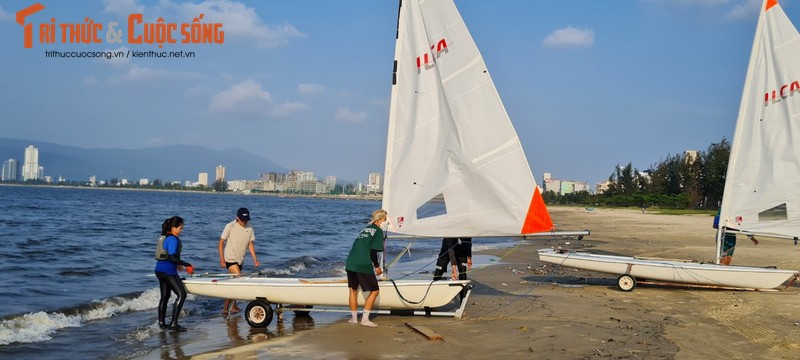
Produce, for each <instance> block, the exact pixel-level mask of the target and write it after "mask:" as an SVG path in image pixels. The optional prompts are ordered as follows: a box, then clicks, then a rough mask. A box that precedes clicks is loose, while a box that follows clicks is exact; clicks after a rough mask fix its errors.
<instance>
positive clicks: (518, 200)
mask: <svg viewBox="0 0 800 360" xmlns="http://www.w3.org/2000/svg"><path fill="white" fill-rule="evenodd" d="M400 3H401V4H400V11H399V17H398V25H397V27H398V31H397V42H396V47H395V68H394V79H393V85H392V95H391V109H390V114H389V134H388V141H387V148H386V168H385V172H384V174H385V175H384V176H385V178H384V192H383V208H384V209H385V210H387V212H388V213H389V219H390V225H389V230H390V231H391V232H395V233H400V234H404V235H412V236H434V237H450V236H453V237H455V236H475V237H477V236H514V235H521V234H529V233H537V232H544V231H550V230H552V228H553V224H552V221H551V219H550V216H549V214H548V213H547V209H546V208H545V206H544V202H543V201H542V197H541V195H540V194H539V191H538V189H537V187H536V182H535V180H534V178H533V175H532V173H531V170H530V167H529V165H528V161H527V159H526V157H525V153H524V151H523V149H522V145H521V144H520V141H519V138H518V137H517V134H516V132H515V131H514V127H513V126H512V125H511V121H510V119H509V118H508V114H507V113H506V111H505V108H504V107H503V103H502V102H501V100H500V97H499V95H498V94H497V90H496V89H495V87H494V83H493V82H492V79H491V77H490V76H489V73H488V71H487V69H486V64H485V63H484V61H483V58H482V57H481V54H480V52H479V51H478V48H477V47H476V46H475V43H474V42H473V40H472V37H471V36H470V33H469V31H468V30H467V28H466V26H465V25H464V22H463V21H462V19H461V15H460V14H459V13H458V10H457V9H456V7H455V5H454V4H453V2H452V1H451V0H428V1H425V0H402V1H401V2H400Z"/></svg>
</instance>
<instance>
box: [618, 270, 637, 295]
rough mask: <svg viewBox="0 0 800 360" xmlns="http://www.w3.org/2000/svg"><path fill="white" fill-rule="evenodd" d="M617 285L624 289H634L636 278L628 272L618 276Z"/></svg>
mask: <svg viewBox="0 0 800 360" xmlns="http://www.w3.org/2000/svg"><path fill="white" fill-rule="evenodd" d="M617 286H619V289H620V290H622V291H633V289H634V288H636V279H634V277H633V276H630V275H627V274H625V275H620V276H619V278H617Z"/></svg>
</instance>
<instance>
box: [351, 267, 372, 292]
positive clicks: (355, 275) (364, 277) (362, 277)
mask: <svg viewBox="0 0 800 360" xmlns="http://www.w3.org/2000/svg"><path fill="white" fill-rule="evenodd" d="M347 286H348V287H349V288H351V289H356V290H358V287H359V286H361V290H362V291H375V290H378V289H379V288H378V278H377V277H375V274H364V273H360V272H353V271H349V270H348V271H347Z"/></svg>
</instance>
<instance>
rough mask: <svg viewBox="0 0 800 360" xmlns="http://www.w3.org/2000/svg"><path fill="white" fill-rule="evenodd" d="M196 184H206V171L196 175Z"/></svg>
mask: <svg viewBox="0 0 800 360" xmlns="http://www.w3.org/2000/svg"><path fill="white" fill-rule="evenodd" d="M197 185H199V186H208V173H204V172H201V173H200V174H198V175H197Z"/></svg>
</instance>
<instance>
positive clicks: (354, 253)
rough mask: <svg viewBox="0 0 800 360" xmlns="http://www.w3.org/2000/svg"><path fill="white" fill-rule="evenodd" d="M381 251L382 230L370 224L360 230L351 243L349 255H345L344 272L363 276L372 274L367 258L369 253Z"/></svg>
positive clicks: (369, 261)
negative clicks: (357, 273) (362, 274)
mask: <svg viewBox="0 0 800 360" xmlns="http://www.w3.org/2000/svg"><path fill="white" fill-rule="evenodd" d="M370 249H372V250H378V251H383V230H381V228H379V227H378V226H376V225H375V224H370V225H369V226H367V227H365V228H364V230H361V233H360V234H358V237H357V238H356V240H355V241H353V247H352V248H351V249H350V255H347V261H346V262H345V266H344V268H345V270H347V271H353V272H359V273H364V274H374V273H375V270H374V268H373V267H372V260H370V258H369V251H370Z"/></svg>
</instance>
